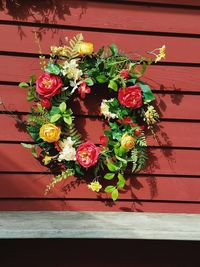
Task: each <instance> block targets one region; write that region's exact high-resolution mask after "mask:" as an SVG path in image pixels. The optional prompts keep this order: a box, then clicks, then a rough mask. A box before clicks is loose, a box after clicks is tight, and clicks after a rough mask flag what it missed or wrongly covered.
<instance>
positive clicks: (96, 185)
mask: <svg viewBox="0 0 200 267" xmlns="http://www.w3.org/2000/svg"><path fill="white" fill-rule="evenodd" d="M88 187H89V188H90V189H91V190H92V191H94V192H99V190H100V189H101V188H102V185H101V184H100V183H99V182H98V181H95V182H91V183H90V184H89V185H88Z"/></svg>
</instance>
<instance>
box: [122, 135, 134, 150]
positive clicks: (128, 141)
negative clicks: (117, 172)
mask: <svg viewBox="0 0 200 267" xmlns="http://www.w3.org/2000/svg"><path fill="white" fill-rule="evenodd" d="M134 146H135V139H134V137H133V136H131V135H128V134H127V133H125V134H124V135H123V136H122V138H121V147H123V148H125V149H127V150H130V149H132V148H133V147H134Z"/></svg>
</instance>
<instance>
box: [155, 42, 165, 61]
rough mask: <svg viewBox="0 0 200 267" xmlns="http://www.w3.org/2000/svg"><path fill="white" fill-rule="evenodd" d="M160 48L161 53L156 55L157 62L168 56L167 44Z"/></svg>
mask: <svg viewBox="0 0 200 267" xmlns="http://www.w3.org/2000/svg"><path fill="white" fill-rule="evenodd" d="M158 50H159V54H157V55H155V56H156V59H155V63H156V62H158V61H160V60H161V59H162V58H163V59H165V57H166V47H165V45H163V46H162V47H160V48H158Z"/></svg>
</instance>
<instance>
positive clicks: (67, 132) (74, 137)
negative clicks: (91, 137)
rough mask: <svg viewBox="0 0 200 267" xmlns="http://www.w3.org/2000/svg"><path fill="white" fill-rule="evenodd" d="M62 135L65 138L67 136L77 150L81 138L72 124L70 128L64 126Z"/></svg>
mask: <svg viewBox="0 0 200 267" xmlns="http://www.w3.org/2000/svg"><path fill="white" fill-rule="evenodd" d="M63 133H64V136H65V137H66V138H67V137H69V136H70V137H71V138H72V140H73V141H74V147H75V148H77V147H78V146H79V145H80V144H81V143H82V136H81V134H80V133H79V132H78V130H77V129H76V127H75V125H74V123H72V124H71V125H70V126H68V125H66V124H65V125H64V128H63Z"/></svg>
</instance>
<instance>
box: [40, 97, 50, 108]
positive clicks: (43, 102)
mask: <svg viewBox="0 0 200 267" xmlns="http://www.w3.org/2000/svg"><path fill="white" fill-rule="evenodd" d="M40 104H41V106H42V107H43V108H46V109H49V108H50V107H51V101H50V100H49V99H48V98H42V99H40Z"/></svg>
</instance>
